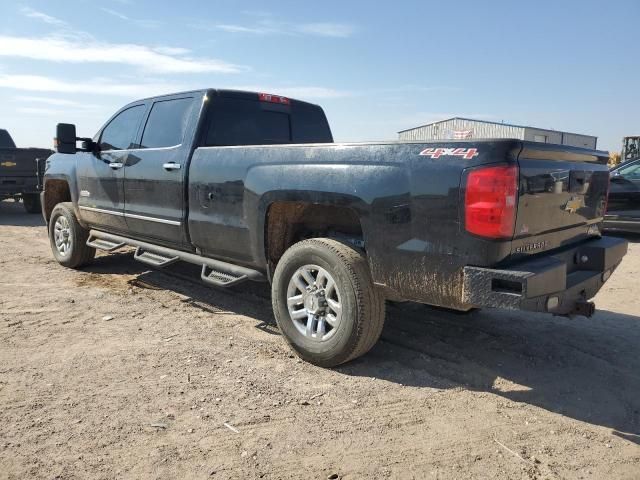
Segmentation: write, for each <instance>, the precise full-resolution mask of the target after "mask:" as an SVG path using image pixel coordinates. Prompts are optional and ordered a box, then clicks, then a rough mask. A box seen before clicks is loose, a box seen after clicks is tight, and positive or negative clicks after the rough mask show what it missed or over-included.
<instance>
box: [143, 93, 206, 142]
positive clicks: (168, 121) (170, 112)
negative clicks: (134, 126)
mask: <svg viewBox="0 0 640 480" xmlns="http://www.w3.org/2000/svg"><path fill="white" fill-rule="evenodd" d="M193 104H194V102H193V98H192V97H188V98H177V99H173V100H162V101H159V102H155V103H154V104H153V107H152V108H151V113H149V118H148V119H147V124H146V125H145V127H144V133H143V134H142V141H141V142H140V148H163V147H174V146H176V145H180V144H181V143H182V141H183V140H184V134H185V132H186V130H187V124H188V122H189V118H190V113H191V109H192V107H193Z"/></svg>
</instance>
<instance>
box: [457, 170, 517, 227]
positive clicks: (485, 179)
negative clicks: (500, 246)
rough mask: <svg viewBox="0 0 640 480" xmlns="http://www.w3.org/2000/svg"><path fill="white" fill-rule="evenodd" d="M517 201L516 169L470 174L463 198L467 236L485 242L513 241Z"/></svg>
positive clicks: (476, 171) (472, 172) (481, 171)
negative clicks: (486, 240) (478, 236)
mask: <svg viewBox="0 0 640 480" xmlns="http://www.w3.org/2000/svg"><path fill="white" fill-rule="evenodd" d="M517 197H518V167H517V166H516V165H509V166H500V167H485V168H478V169H475V170H472V171H470V172H469V174H468V176H467V186H466V191H465V197H464V210H465V215H464V219H465V228H466V230H467V232H469V233H473V234H474V235H480V236H482V237H488V238H511V237H513V231H514V227H515V221H516V200H517Z"/></svg>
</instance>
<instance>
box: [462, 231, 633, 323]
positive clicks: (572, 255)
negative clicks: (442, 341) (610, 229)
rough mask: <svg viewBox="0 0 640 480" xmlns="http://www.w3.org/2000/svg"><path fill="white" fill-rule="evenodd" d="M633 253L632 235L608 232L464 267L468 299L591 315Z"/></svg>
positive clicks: (490, 304)
mask: <svg viewBox="0 0 640 480" xmlns="http://www.w3.org/2000/svg"><path fill="white" fill-rule="evenodd" d="M626 253H627V241H626V240H624V239H621V238H614V237H602V238H599V239H595V240H589V241H587V242H585V243H582V244H580V245H578V246H576V247H573V248H569V249H564V250H562V251H559V252H557V253H555V254H553V255H549V256H545V257H541V258H537V259H533V260H526V261H523V262H520V263H517V264H515V265H511V266H509V267H508V268H505V269H500V270H497V269H491V268H481V267H465V268H464V283H463V285H464V287H463V288H464V291H463V298H464V301H465V302H466V303H468V304H470V305H473V306H476V307H496V308H508V309H514V310H528V311H533V312H549V313H553V314H557V315H578V314H582V315H587V316H589V315H590V314H591V313H593V308H592V307H593V304H590V303H588V302H587V301H588V300H589V299H590V298H592V297H593V296H595V294H596V293H597V292H598V290H600V288H601V287H602V285H603V284H604V283H605V282H606V281H607V279H608V278H609V276H610V275H611V273H612V272H613V271H614V270H615V268H616V267H617V266H618V264H619V263H620V261H621V260H622V257H624V255H625V254H626Z"/></svg>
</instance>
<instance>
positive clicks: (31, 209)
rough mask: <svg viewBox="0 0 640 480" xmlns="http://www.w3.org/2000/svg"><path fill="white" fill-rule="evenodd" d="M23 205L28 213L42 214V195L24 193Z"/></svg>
mask: <svg viewBox="0 0 640 480" xmlns="http://www.w3.org/2000/svg"><path fill="white" fill-rule="evenodd" d="M22 204H23V205H24V209H25V210H26V211H27V213H40V212H42V208H41V206H40V195H39V194H38V193H24V194H23V195H22Z"/></svg>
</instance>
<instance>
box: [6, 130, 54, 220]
mask: <svg viewBox="0 0 640 480" xmlns="http://www.w3.org/2000/svg"><path fill="white" fill-rule="evenodd" d="M52 153H53V152H52V151H51V150H47V149H44V148H17V147H16V144H15V143H14V142H13V139H12V138H11V135H9V132H7V131H6V130H0V200H5V199H7V198H15V199H16V201H19V200H20V199H22V203H23V205H24V208H25V210H26V211H27V212H29V213H40V191H39V190H38V186H39V175H38V174H39V172H41V171H42V170H43V169H44V162H45V160H46V159H47V157H48V156H49V155H51V154H52Z"/></svg>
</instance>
